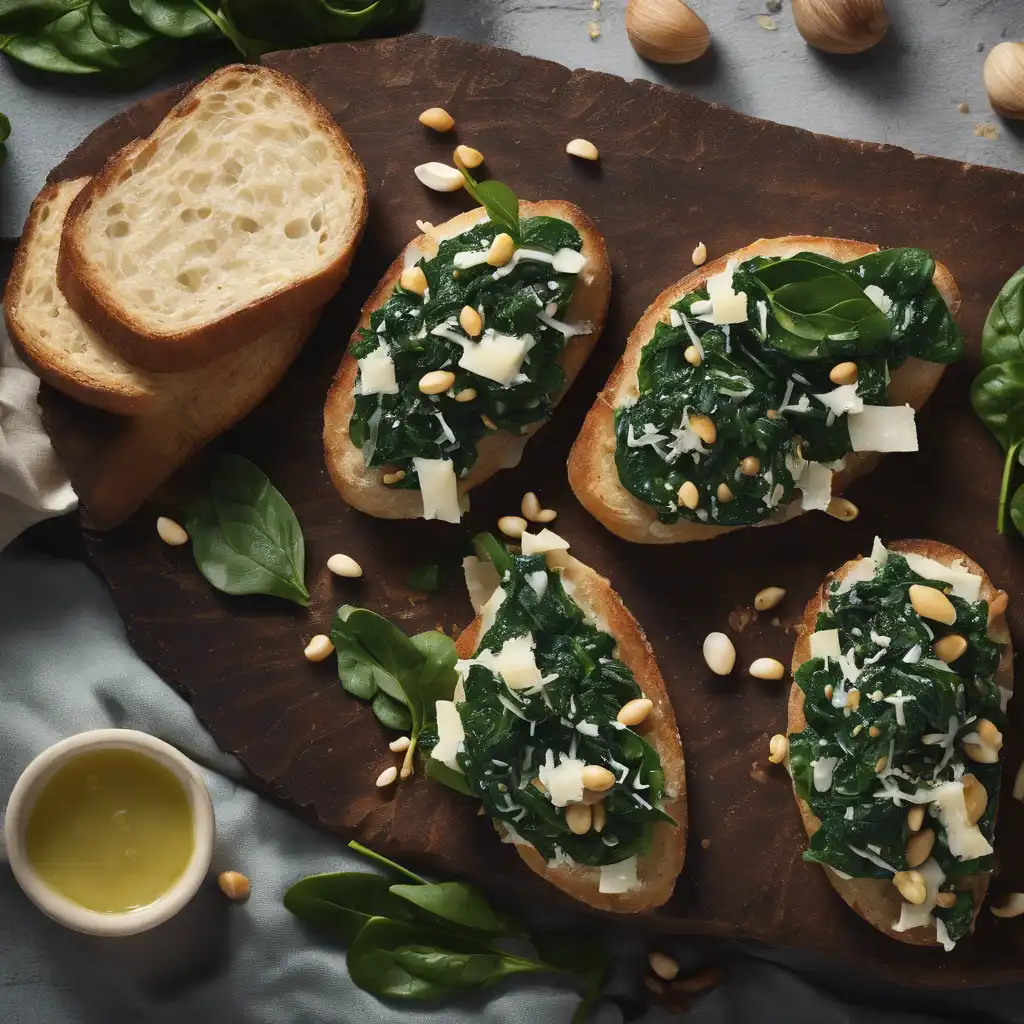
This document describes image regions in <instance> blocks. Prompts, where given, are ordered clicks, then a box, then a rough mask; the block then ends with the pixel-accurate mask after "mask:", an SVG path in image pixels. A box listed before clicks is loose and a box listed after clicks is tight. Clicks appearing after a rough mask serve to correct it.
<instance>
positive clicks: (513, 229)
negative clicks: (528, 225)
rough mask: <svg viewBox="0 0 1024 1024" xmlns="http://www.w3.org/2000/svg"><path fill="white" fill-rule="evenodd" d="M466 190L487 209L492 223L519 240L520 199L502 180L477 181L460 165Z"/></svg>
mask: <svg viewBox="0 0 1024 1024" xmlns="http://www.w3.org/2000/svg"><path fill="white" fill-rule="evenodd" d="M459 170H460V171H461V172H462V177H463V179H464V181H465V183H466V191H467V192H468V193H469V194H470V195H471V196H472V197H473V198H474V199H475V200H476V201H477V202H478V203H479V204H480V205H481V206H482V207H483V208H484V209H485V210H486V211H487V216H488V217H489V218H490V220H491V223H492V224H496V225H497V226H498V227H499V229H500V230H501V231H504V232H506V233H507V234H509V235H511V236H512V237H513V238H514V239H515V240H516V241H518V240H519V199H518V197H517V196H516V194H515V192H513V191H512V189H510V188H509V187H508V185H504V184H502V183H501V182H500V181H477V180H476V179H475V178H474V177H473V175H472V174H470V173H469V171H467V170H466V168H465V167H459Z"/></svg>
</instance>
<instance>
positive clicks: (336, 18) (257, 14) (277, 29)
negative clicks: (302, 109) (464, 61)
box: [222, 0, 422, 46]
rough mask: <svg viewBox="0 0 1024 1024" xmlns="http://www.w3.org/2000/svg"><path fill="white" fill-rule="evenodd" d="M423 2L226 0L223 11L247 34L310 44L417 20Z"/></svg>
mask: <svg viewBox="0 0 1024 1024" xmlns="http://www.w3.org/2000/svg"><path fill="white" fill-rule="evenodd" d="M421 6H422V4H421V2H420V0H377V2H375V3H364V2H360V0H352V2H350V3H339V2H337V0H335V2H333V3H332V2H328V0H224V3H223V4H222V11H223V12H224V13H225V14H226V15H228V16H229V17H230V18H231V20H232V22H233V23H234V24H235V25H236V26H237V27H238V29H239V31H241V32H244V33H245V34H246V35H249V36H253V37H255V38H258V39H270V40H273V41H274V42H275V43H278V44H280V45H281V46H308V45H310V44H313V43H323V42H333V41H338V40H346V39H354V38H356V36H359V35H364V34H367V33H370V32H374V33H382V32H397V31H399V30H400V29H403V28H405V27H407V26H408V25H409V24H410V23H411V22H412V21H413V20H415V18H416V16H417V15H418V14H419V11H420V8H421Z"/></svg>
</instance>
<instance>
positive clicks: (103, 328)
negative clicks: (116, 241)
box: [57, 64, 367, 373]
mask: <svg viewBox="0 0 1024 1024" xmlns="http://www.w3.org/2000/svg"><path fill="white" fill-rule="evenodd" d="M254 73H258V74H259V75H260V76H262V77H265V78H270V79H273V80H274V82H275V84H276V86H277V87H278V88H279V89H281V90H282V91H285V92H288V93H291V94H292V95H293V96H294V97H295V99H296V101H297V102H299V103H301V104H303V105H305V106H306V107H307V108H308V109H309V111H310V115H311V117H312V119H313V120H315V121H316V123H317V125H318V126H319V127H320V129H321V130H323V131H324V133H325V134H326V136H327V138H328V139H330V140H331V141H332V142H333V144H334V148H335V153H334V157H335V159H337V160H338V161H339V162H340V163H341V164H342V165H344V166H345V167H346V168H347V170H348V172H349V175H350V177H351V179H352V181H353V182H354V184H355V189H356V194H355V195H354V197H353V207H352V227H351V234H350V238H349V240H348V242H347V243H346V245H345V246H344V248H343V250H342V251H341V253H340V254H339V255H338V256H337V257H336V258H335V260H334V261H333V262H332V263H331V264H330V265H328V266H326V267H324V268H323V269H322V270H320V271H318V272H317V273H315V274H312V275H310V276H309V277H306V278H304V279H302V280H300V281H295V282H292V283H291V284H284V285H282V286H281V287H280V288H278V289H277V290H275V291H273V292H271V293H270V294H268V295H265V296H263V297H262V298H258V299H254V300H253V301H252V302H250V303H248V304H247V305H245V306H243V307H241V308H239V309H236V310H234V311H233V312H230V313H228V314H226V315H224V316H221V317H219V318H217V319H215V320H212V321H210V322H208V323H207V324H206V325H205V326H203V327H201V328H199V329H183V330H171V331H162V330H157V329H155V328H153V327H152V326H150V325H147V324H146V323H145V322H143V321H142V320H141V319H140V318H139V317H138V316H136V315H135V314H134V313H133V312H132V311H131V310H130V309H127V308H125V307H124V306H123V305H122V304H121V303H120V302H119V301H118V300H117V299H116V298H115V297H114V296H112V295H111V294H109V293H108V292H107V291H105V289H104V285H103V281H102V279H101V276H100V275H99V274H98V273H97V271H96V269H95V268H94V267H93V266H92V265H91V264H90V263H89V262H88V260H87V255H86V254H87V253H88V251H89V238H88V237H86V231H85V230H84V227H83V218H84V216H85V214H86V212H87V211H88V209H89V208H90V207H91V206H92V205H93V204H94V203H100V202H102V201H103V200H104V197H105V196H106V195H107V194H108V192H109V190H110V189H112V188H114V187H116V185H117V181H118V178H119V177H120V176H121V175H122V174H123V173H125V172H126V170H128V168H129V165H130V164H131V162H132V160H133V159H134V158H135V157H136V155H137V154H138V153H139V152H140V150H141V149H143V148H145V146H146V145H148V144H149V141H150V140H136V141H135V142H131V143H129V144H128V145H127V146H124V147H123V148H122V149H120V150H118V151H117V152H116V153H114V154H113V156H111V157H110V158H109V159H108V160H107V162H106V164H105V165H104V167H103V169H102V170H101V171H100V172H99V173H98V174H97V175H96V176H95V177H94V178H93V179H92V181H91V182H90V183H89V184H88V185H87V186H86V187H85V188H84V189H83V190H82V191H81V192H80V193H79V194H78V196H77V197H76V199H75V201H74V202H73V203H72V204H71V207H70V209H69V210H68V214H67V218H66V220H65V226H64V232H63V235H62V237H61V247H60V255H59V258H58V261H57V283H58V286H59V287H60V290H61V291H62V292H63V293H64V295H65V297H66V298H67V300H68V304H69V305H70V306H71V308H72V309H73V310H74V311H75V312H76V313H77V314H78V315H79V316H80V317H81V318H82V319H83V320H84V321H85V322H86V323H87V324H89V326H90V327H92V328H93V329H94V330H95V331H97V333H99V334H101V335H102V336H103V338H104V339H105V340H106V341H107V342H108V343H109V344H110V346H111V347H112V348H115V349H117V351H119V352H120V353H121V354H122V355H123V356H124V358H125V359H127V360H128V362H130V363H132V364H134V365H136V366H141V367H144V368H145V369H148V370H153V371H155V372H160V373H168V372H174V371H177V370H189V369H195V368H198V367H200V366H204V365H206V364H207V363H210V362H212V361H213V360H214V359H216V358H217V357H218V356H221V355H225V354H227V353H228V352H232V351H234V350H236V349H238V348H241V347H243V346H244V345H247V344H249V342H250V341H252V339H253V338H254V337H257V336H259V335H261V334H264V333H265V332H266V329H267V324H268V323H276V322H280V321H283V320H287V319H291V318H294V317H299V316H302V315H303V314H305V313H308V312H310V311H312V310H317V309H319V308H320V307H321V306H323V305H324V303H326V302H327V300H328V299H330V298H331V297H332V296H333V295H334V293H335V292H336V291H337V290H338V288H339V287H340V286H341V283H342V282H343V281H344V280H345V278H346V277H347V276H348V271H349V267H350V266H351V263H352V259H353V256H354V255H355V251H356V248H357V247H358V245H359V241H360V239H361V237H362V233H363V229H364V227H365V225H366V216H367V191H366V174H365V171H364V170H363V166H362V164H361V163H360V161H359V158H358V157H357V156H356V154H355V152H354V151H353V149H352V147H351V145H350V144H349V141H348V138H347V137H346V136H345V134H344V132H343V131H342V130H341V128H340V127H339V126H338V124H337V123H336V122H335V121H334V119H333V118H332V117H331V115H330V114H329V113H328V111H327V110H326V109H325V108H324V107H323V106H322V105H321V104H320V102H319V100H317V99H316V97H314V96H313V94H312V93H311V92H309V91H308V90H307V89H305V88H304V87H303V86H301V85H300V84H299V83H298V82H296V81H295V80H294V79H292V78H290V77H288V76H287V75H283V74H281V73H280V72H277V71H273V70H271V69H269V68H264V67H256V66H254V65H246V64H232V65H228V66H227V67H224V68H221V69H220V70H218V71H216V72H214V73H213V74H212V75H211V76H210V77H209V78H207V79H204V80H203V81H202V82H200V83H199V85H197V86H196V88H195V89H193V90H191V91H190V92H189V93H188V94H187V95H186V96H185V97H184V98H183V99H182V100H181V101H180V102H179V103H178V104H176V105H175V107H174V108H173V109H172V110H171V111H170V113H168V115H167V116H166V117H165V118H164V120H163V121H162V122H161V125H160V126H159V127H158V128H157V132H159V131H160V128H161V127H162V126H163V125H165V124H167V123H169V122H173V121H176V120H186V119H188V117H189V116H190V115H191V114H192V112H193V111H194V110H195V108H196V106H197V105H198V102H199V101H198V99H197V98H196V94H197V93H198V92H199V91H200V90H202V91H205V90H208V89H210V88H212V87H215V86H216V83H217V82H218V81H219V80H220V79H221V78H223V77H225V76H227V75H231V74H254ZM150 139H152V136H151V137H150Z"/></svg>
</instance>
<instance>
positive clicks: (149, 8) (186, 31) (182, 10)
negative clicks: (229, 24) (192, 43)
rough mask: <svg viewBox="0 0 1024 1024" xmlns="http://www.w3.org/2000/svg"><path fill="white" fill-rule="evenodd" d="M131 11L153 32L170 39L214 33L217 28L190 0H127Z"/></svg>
mask: <svg viewBox="0 0 1024 1024" xmlns="http://www.w3.org/2000/svg"><path fill="white" fill-rule="evenodd" d="M129 4H130V5H131V9H132V12H133V13H134V14H136V15H137V16H138V17H139V18H141V19H142V21H144V22H145V23H146V25H147V26H148V27H149V28H151V29H152V30H153V31H154V32H159V33H160V35H162V36H170V37H171V38H172V39H189V38H192V37H195V36H212V35H216V32H217V28H216V26H215V25H214V24H213V22H212V21H210V19H209V18H208V17H207V15H206V14H205V13H204V12H203V11H202V10H200V8H199V7H198V6H197V5H196V4H194V3H193V2H192V0H129Z"/></svg>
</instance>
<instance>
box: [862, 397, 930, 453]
mask: <svg viewBox="0 0 1024 1024" xmlns="http://www.w3.org/2000/svg"><path fill="white" fill-rule="evenodd" d="M846 422H847V426H848V427H849V430H850V444H851V446H852V448H853V450H854V451H855V452H916V451H917V450H918V445H917V425H916V424H915V423H914V410H913V409H912V408H911V407H910V406H909V405H865V406H864V408H863V409H862V410H861V411H860V412H857V413H853V412H851V413H850V414H849V416H848V417H847V420H846Z"/></svg>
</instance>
